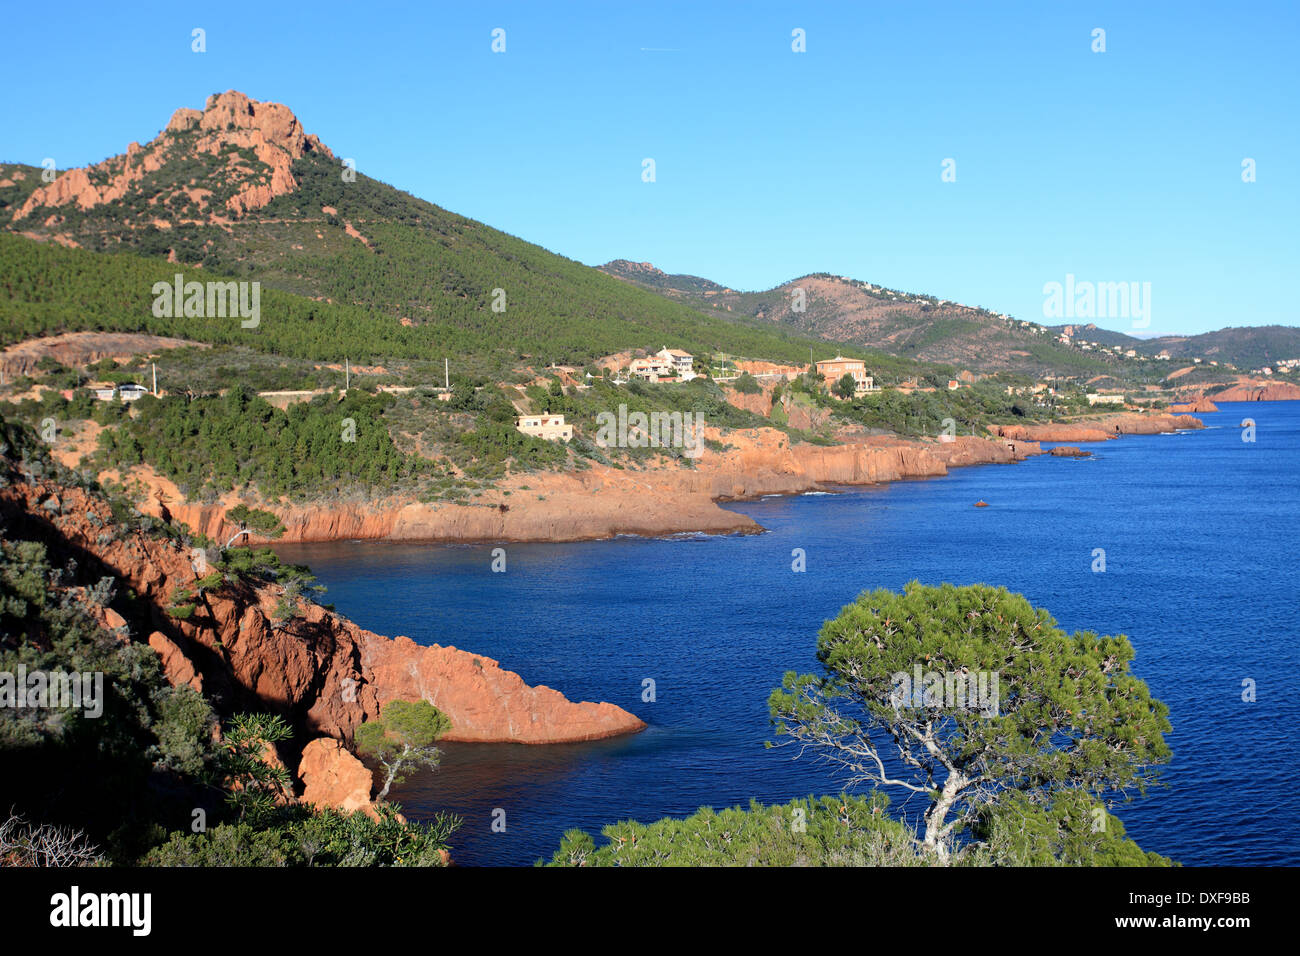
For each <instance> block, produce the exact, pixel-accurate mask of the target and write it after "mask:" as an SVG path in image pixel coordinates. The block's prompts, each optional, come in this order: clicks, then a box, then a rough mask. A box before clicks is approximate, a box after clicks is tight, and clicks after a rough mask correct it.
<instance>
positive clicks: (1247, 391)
mask: <svg viewBox="0 0 1300 956" xmlns="http://www.w3.org/2000/svg"><path fill="white" fill-rule="evenodd" d="M1214 397H1215V399H1216V400H1217V401H1220V402H1297V401H1300V385H1293V384H1292V383H1290V382H1267V383H1259V382H1254V383H1249V382H1248V383H1245V384H1241V385H1233V386H1231V387H1230V388H1228V389H1226V390H1224V391H1222V392H1219V393H1218V394H1217V395H1215V396H1214Z"/></svg>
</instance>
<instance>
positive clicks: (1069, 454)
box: [1049, 445, 1092, 458]
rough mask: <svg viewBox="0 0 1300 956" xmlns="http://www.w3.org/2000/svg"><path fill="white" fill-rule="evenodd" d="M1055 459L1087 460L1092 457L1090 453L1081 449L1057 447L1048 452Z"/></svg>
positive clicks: (1066, 446)
mask: <svg viewBox="0 0 1300 956" xmlns="http://www.w3.org/2000/svg"><path fill="white" fill-rule="evenodd" d="M1049 454H1052V455H1055V456H1056V457H1057V458H1088V457H1090V456H1091V455H1092V452H1090V451H1084V450H1083V449H1082V448H1075V447H1074V446H1073V445H1057V446H1056V447H1055V448H1053V449H1052V450H1051V452H1049Z"/></svg>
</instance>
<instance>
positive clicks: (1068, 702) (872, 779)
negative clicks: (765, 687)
mask: <svg viewBox="0 0 1300 956" xmlns="http://www.w3.org/2000/svg"><path fill="white" fill-rule="evenodd" d="M1133 656H1134V652H1133V647H1132V645H1131V644H1130V643H1129V641H1128V639H1127V638H1126V637H1124V636H1123V635H1118V636H1113V637H1109V636H1108V637H1103V636H1098V635H1097V634H1096V633H1094V632H1092V631H1080V632H1076V633H1074V634H1067V633H1065V632H1064V631H1063V630H1062V629H1061V628H1060V627H1058V626H1057V624H1056V622H1055V621H1054V620H1053V619H1052V617H1051V616H1050V615H1049V614H1048V613H1047V611H1045V610H1043V609H1041V608H1034V607H1033V606H1032V605H1031V604H1030V603H1029V602H1028V601H1027V600H1026V599H1025V598H1024V597H1023V596H1021V595H1017V594H1010V593H1008V592H1007V591H1006V589H1005V588H994V587H990V586H988V585H983V584H979V585H970V586H966V587H955V586H953V585H951V584H944V585H943V586H941V587H926V586H923V585H921V584H919V583H917V582H915V581H914V582H912V583H910V584H908V585H907V587H906V588H905V589H904V592H903V593H902V594H898V593H894V592H891V591H888V590H883V589H882V590H876V591H870V592H865V593H863V594H862V595H860V596H859V597H858V599H857V600H856V601H855V602H854V603H852V604H850V605H848V606H847V607H845V608H844V609H843V610H842V611H841V612H840V615H839V616H838V617H837V618H835V619H834V620H832V621H828V622H827V623H826V624H825V625H824V626H823V627H822V629H821V633H820V635H819V638H818V648H817V658H818V660H819V661H820V662H821V664H822V667H823V669H824V672H823V673H822V674H820V675H810V674H804V675H800V674H796V673H794V672H790V673H788V674H786V676H785V680H784V682H783V685H782V687H781V688H780V689H778V690H775V691H773V693H772V695H771V697H770V700H769V706H770V710H771V715H772V720H773V723H774V725H775V727H776V733H777V736H778V738H785V739H784V740H783V741H782V742H783V743H793V744H796V745H798V746H799V747H800V749H801V751H802V749H805V748H811V749H812V750H813V751H814V752H815V753H817V754H818V755H820V756H822V757H824V758H826V759H827V760H829V761H831V762H832V763H834V764H836V765H838V766H839V767H840V768H842V769H843V770H845V771H847V773H848V775H849V778H850V780H851V781H852V782H854V783H860V782H869V783H872V784H874V785H877V786H886V787H897V788H901V789H902V790H904V791H910V792H915V793H920V794H926V795H928V796H929V798H930V801H931V802H930V805H929V808H928V809H927V811H926V813H925V832H924V836H923V837H922V838H921V842H922V845H923V846H924V847H925V849H926V851H927V852H930V853H933V854H935V855H936V856H937V857H938V858H940V859H947V858H948V856H949V854H950V852H951V848H952V846H953V842H954V840H955V837H956V834H957V833H959V832H961V831H963V830H964V829H966V828H967V827H968V826H969V825H970V824H972V823H974V822H975V821H977V820H979V819H980V818H981V814H985V817H986V819H987V814H988V812H989V809H990V808H991V807H997V806H1007V805H1009V803H1008V801H1011V800H1016V801H1020V803H1021V804H1023V805H1034V806H1039V807H1047V808H1050V807H1051V806H1052V805H1053V803H1054V801H1056V800H1059V799H1061V798H1062V796H1063V795H1065V794H1068V793H1070V792H1071V791H1080V792H1083V793H1086V794H1091V795H1093V796H1095V797H1097V798H1099V799H1107V798H1112V797H1114V796H1117V795H1125V794H1127V793H1128V792H1130V791H1133V790H1136V791H1137V792H1143V791H1144V790H1145V788H1146V787H1147V786H1148V785H1150V784H1151V783H1154V782H1156V780H1157V775H1156V771H1157V768H1158V765H1160V764H1163V763H1166V762H1167V761H1168V760H1169V759H1170V757H1171V755H1172V754H1171V751H1170V749H1169V747H1168V746H1167V745H1166V743H1165V740H1164V734H1165V733H1166V732H1168V731H1169V730H1170V729H1171V728H1170V724H1169V721H1168V716H1167V715H1168V708H1167V707H1166V706H1165V705H1164V704H1163V703H1162V702H1161V701H1159V700H1156V699H1154V698H1153V697H1152V696H1151V694H1150V692H1149V690H1148V689H1147V686H1146V684H1145V683H1144V682H1143V681H1141V680H1139V679H1138V678H1136V677H1134V676H1133V675H1132V674H1131V673H1130V672H1129V664H1130V663H1131V661H1132V660H1133ZM974 838H975V839H978V838H979V834H978V833H976V834H975V836H974Z"/></svg>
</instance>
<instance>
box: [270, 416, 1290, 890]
mask: <svg viewBox="0 0 1300 956" xmlns="http://www.w3.org/2000/svg"><path fill="white" fill-rule="evenodd" d="M1198 417H1200V418H1201V419H1202V420H1203V421H1204V422H1205V425H1206V427H1205V429H1204V430H1198V431H1184V432H1178V433H1174V434H1163V435H1150V436H1127V437H1123V438H1119V439H1116V440H1113V441H1109V442H1103V443H1092V444H1086V445H1083V446H1081V447H1084V448H1086V449H1088V450H1090V451H1092V456H1091V457H1089V458H1083V459H1070V458H1056V457H1049V456H1043V457H1037V458H1031V459H1029V460H1027V461H1024V462H1021V463H1017V464H1011V465H984V466H976V467H970V468H958V469H954V470H953V471H952V472H951V473H950V474H949V475H947V476H944V477H940V478H932V479H923V480H913V481H899V482H894V483H891V484H883V485H876V486H870V487H853V488H842V489H834V493H829V494H810V495H800V496H794V497H769V498H764V499H761V500H756V501H749V502H743V503H733V504H728V505H726V507H729V508H732V509H733V510H735V511H739V512H741V513H743V514H746V515H749V516H750V517H752V518H753V519H754V520H755V521H757V522H758V523H759V524H760V525H762V527H763V528H764V529H766V530H765V533H763V534H760V535H730V536H710V535H677V536H673V537H666V538H639V537H620V538H615V539H612V540H607V541H593V542H580V543H570V544H492V543H485V544H473V545H464V544H461V545H449V544H432V543H394V542H374V541H341V542H331V543H327V544H303V545H283V546H280V547H278V548H277V550H278V551H279V552H280V553H281V556H282V557H283V558H285V559H286V560H291V561H295V562H302V563H306V564H308V565H310V566H311V568H312V570H313V571H314V572H315V574H316V575H317V577H318V578H319V580H320V582H321V583H323V584H325V585H326V586H327V588H328V593H327V594H326V595H325V596H324V597H323V598H322V600H325V601H328V602H331V603H333V604H334V605H335V606H336V607H337V609H338V610H339V611H340V612H341V613H343V614H345V615H346V616H348V617H350V618H352V619H353V620H354V621H356V622H357V623H358V624H360V625H361V626H363V627H365V628H368V629H370V630H373V631H376V632H378V633H381V634H388V635H396V634H405V635H408V636H410V637H411V638H413V639H414V640H415V641H417V642H419V643H423V644H433V643H437V644H442V645H453V646H455V647H459V648H463V649H466V650H471V651H474V652H476V653H479V654H484V655H487V656H489V657H492V658H495V659H497V660H499V661H500V662H501V665H502V666H503V667H506V668H508V669H510V670H513V671H516V672H517V673H519V674H520V675H521V676H522V677H523V678H524V680H525V681H527V682H528V683H530V684H545V685H546V686H548V687H553V688H556V689H558V690H560V691H561V692H563V693H564V694H565V695H566V696H567V697H568V698H569V699H570V700H591V701H600V700H606V701H611V702H613V703H615V704H618V705H619V706H621V707H624V708H626V709H627V710H629V711H631V712H632V713H634V714H636V715H638V716H639V717H641V718H642V719H643V720H645V721H646V722H647V724H648V725H649V726H648V727H647V729H646V730H644V731H643V732H641V733H638V734H634V735H631V736H625V737H620V738H615V739H610V740H603V741H595V742H589V743H581V744H562V745H550V746H524V745H517V744H455V743H445V744H443V745H442V749H443V754H442V759H441V764H440V766H439V767H438V768H437V769H436V770H433V771H421V772H419V773H416V774H414V775H412V776H411V777H410V779H408V780H407V781H406V783H404V784H403V785H401V786H400V787H396V788H394V790H393V792H392V794H391V798H392V799H394V800H396V801H397V802H398V803H400V804H401V806H402V807H403V809H404V811H405V812H406V814H407V815H408V816H409V817H411V818H412V819H417V820H419V819H428V818H429V817H431V816H433V815H434V814H436V813H439V812H448V813H453V814H455V815H456V816H458V817H460V818H461V821H462V822H461V826H460V829H459V830H458V831H457V832H456V833H455V835H454V836H453V838H452V854H453V857H454V859H455V860H456V862H457V863H458V864H460V865H468V866H501V865H531V864H533V863H534V862H535V861H537V860H539V859H543V858H549V857H550V856H551V855H552V854H553V853H554V852H555V850H556V848H557V847H558V845H559V843H560V840H561V838H562V836H563V834H564V833H565V832H566V831H568V830H570V829H573V828H580V829H583V830H586V831H588V832H590V833H591V834H593V835H594V836H596V838H597V841H598V842H600V840H601V838H600V831H601V828H602V827H603V826H605V825H607V824H610V823H614V822H617V821H622V820H628V819H634V820H639V821H641V822H644V823H648V822H651V821H654V820H658V819H660V818H662V817H666V816H676V817H680V816H685V815H687V814H690V813H692V812H694V811H695V810H696V809H698V808H700V807H704V806H708V807H713V808H715V809H720V808H722V807H728V806H748V805H749V803H750V801H751V800H754V799H757V800H759V801H761V802H763V803H784V802H786V801H788V800H790V799H792V798H795V797H802V796H808V795H810V794H812V795H821V794H834V793H839V792H840V791H841V790H842V789H843V787H844V780H843V779H842V778H841V777H839V776H837V774H836V773H835V771H834V770H833V768H832V767H830V766H829V765H827V764H826V763H824V762H821V761H818V760H817V759H815V757H813V756H812V755H811V754H807V753H806V754H804V755H803V756H802V757H799V758H797V759H796V757H795V755H794V754H793V752H792V750H791V749H790V748H768V747H765V746H764V744H765V742H767V741H772V740H775V739H776V738H775V735H774V733H773V728H772V726H771V724H770V720H769V716H768V708H767V698H768V695H769V693H770V692H771V690H772V689H773V688H775V687H777V686H779V685H780V683H781V680H782V675H783V674H785V673H786V672H787V671H797V672H801V673H810V672H816V671H817V668H818V665H817V661H816V656H815V654H816V641H817V632H818V629H819V628H820V627H821V625H822V623H823V622H824V621H826V620H828V619H830V618H833V617H835V616H836V615H837V614H838V613H839V611H840V609H841V608H842V607H843V606H844V605H846V604H848V603H849V602H851V601H853V599H854V598H855V597H856V596H857V595H858V594H859V593H861V592H862V591H865V590H870V589H874V588H878V587H886V588H893V589H901V588H902V587H903V586H904V585H905V584H906V583H907V582H908V581H912V580H917V581H921V582H923V583H925V584H940V583H942V582H945V581H947V582H952V583H954V584H971V583H976V582H983V583H987V584H992V585H999V586H1003V587H1006V588H1007V589H1009V590H1011V591H1013V592H1019V593H1021V594H1024V595H1025V596H1026V597H1027V598H1028V599H1029V600H1030V601H1031V602H1032V603H1033V604H1034V605H1036V606H1040V607H1044V608H1046V609H1047V610H1048V611H1049V612H1050V613H1051V614H1052V615H1053V616H1054V617H1055V618H1056V620H1057V621H1058V622H1059V624H1060V625H1061V626H1062V627H1064V628H1065V629H1067V630H1069V631H1075V630H1093V631H1097V632H1098V633H1102V634H1120V633H1122V634H1125V635H1127V636H1128V638H1129V640H1130V641H1131V642H1132V644H1133V646H1134V648H1135V649H1136V652H1137V657H1136V660H1135V661H1134V662H1133V665H1132V670H1133V672H1134V673H1135V674H1136V675H1137V676H1138V677H1140V678H1141V679H1143V680H1144V681H1146V683H1147V684H1148V686H1149V687H1150V689H1151V692H1152V693H1153V695H1154V696H1156V697H1158V698H1159V699H1161V700H1163V701H1164V702H1165V703H1166V704H1168V705H1169V708H1170V721H1171V723H1172V725H1173V732H1172V734H1170V735H1168V738H1167V739H1168V742H1169V744H1170V746H1171V747H1172V748H1173V752H1174V757H1173V760H1172V762H1171V763H1170V764H1169V765H1168V766H1167V767H1166V768H1165V769H1164V770H1163V773H1162V775H1161V780H1162V784H1163V785H1162V786H1160V787H1158V788H1155V789H1152V790H1150V791H1149V792H1148V793H1147V794H1146V795H1145V796H1140V797H1137V798H1135V799H1132V800H1131V801H1123V800H1121V801H1119V802H1117V803H1115V804H1114V805H1112V807H1111V810H1112V812H1113V813H1114V814H1115V815H1117V816H1118V817H1119V818H1120V819H1121V820H1122V821H1123V824H1124V826H1125V828H1126V831H1127V835H1128V836H1129V837H1131V838H1132V839H1134V840H1136V841H1137V843H1138V844H1139V845H1140V846H1141V847H1142V848H1143V849H1144V850H1153V851H1156V852H1158V853H1160V854H1163V855H1165V856H1168V857H1171V858H1173V859H1174V860H1176V861H1178V862H1181V863H1183V864H1186V865H1246V866H1254V865H1296V864H1297V863H1300V788H1298V787H1297V786H1296V785H1295V779H1294V777H1293V774H1294V773H1295V770H1296V768H1297V767H1298V766H1300V745H1297V739H1298V734H1297V727H1298V724H1300V624H1298V623H1297V610H1298V605H1300V569H1298V564H1300V562H1298V560H1297V558H1298V557H1300V402H1259V403H1232V404H1225V405H1223V406H1221V410H1220V411H1218V412H1214V413H1208V414H1204V415H1200V416H1198ZM1244 422H1249V424H1245V425H1243V423H1244ZM1049 447H1050V446H1049ZM980 500H983V501H985V502H987V503H988V507H983V508H976V507H974V504H975V502H976V501H980ZM495 547H503V548H504V549H505V552H506V570H505V571H504V572H501V573H497V572H493V570H492V563H493V555H492V550H493V548H495ZM800 553H802V562H801V561H800V557H799V555H800ZM1099 558H1104V563H1102V562H1099V560H1098V559H1099ZM801 563H802V567H803V570H796V568H797V567H799V566H800V564H801ZM1100 568H1104V570H1102V569H1100ZM886 792H889V791H886ZM890 795H891V798H892V800H893V802H892V804H891V807H892V812H894V813H895V814H896V815H898V816H899V817H900V818H902V819H905V820H907V821H909V822H912V823H915V822H916V821H918V820H919V818H920V816H921V814H922V813H923V812H924V810H925V801H924V798H921V797H916V796H913V797H911V798H910V799H909V798H908V795H907V794H906V793H902V792H892V793H890Z"/></svg>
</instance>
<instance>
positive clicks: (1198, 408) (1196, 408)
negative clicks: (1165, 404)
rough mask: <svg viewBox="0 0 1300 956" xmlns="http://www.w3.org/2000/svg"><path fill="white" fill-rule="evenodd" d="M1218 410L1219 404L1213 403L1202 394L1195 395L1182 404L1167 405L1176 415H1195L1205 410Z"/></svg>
mask: <svg viewBox="0 0 1300 956" xmlns="http://www.w3.org/2000/svg"><path fill="white" fill-rule="evenodd" d="M1218 410H1219V406H1218V405H1215V404H1214V402H1212V401H1210V400H1209V399H1208V398H1206V397H1205V396H1204V395H1195V396H1193V397H1192V398H1190V399H1189V400H1188V401H1186V402H1183V403H1182V404H1179V405H1170V406H1169V411H1170V412H1171V413H1173V414H1177V415H1183V414H1193V415H1197V414H1203V413H1206V412H1217V411H1218Z"/></svg>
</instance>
